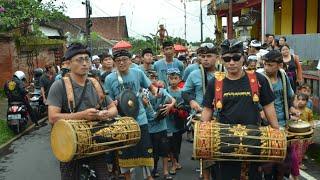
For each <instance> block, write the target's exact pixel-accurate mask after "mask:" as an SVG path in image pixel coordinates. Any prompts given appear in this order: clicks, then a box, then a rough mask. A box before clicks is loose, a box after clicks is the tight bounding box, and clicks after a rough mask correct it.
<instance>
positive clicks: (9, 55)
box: [0, 39, 16, 89]
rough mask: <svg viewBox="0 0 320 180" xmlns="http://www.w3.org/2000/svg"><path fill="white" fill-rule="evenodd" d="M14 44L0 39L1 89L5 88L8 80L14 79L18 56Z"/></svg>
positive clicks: (8, 40)
mask: <svg viewBox="0 0 320 180" xmlns="http://www.w3.org/2000/svg"><path fill="white" fill-rule="evenodd" d="M15 52H16V51H15V45H14V42H13V41H12V40H10V39H0V88H1V89H2V88H3V85H4V83H5V82H6V80H8V79H10V78H11V77H12V73H13V69H12V66H13V62H12V59H13V57H14V56H15V55H16V53H15Z"/></svg>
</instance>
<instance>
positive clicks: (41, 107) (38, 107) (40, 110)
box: [30, 89, 47, 118]
mask: <svg viewBox="0 0 320 180" xmlns="http://www.w3.org/2000/svg"><path fill="white" fill-rule="evenodd" d="M30 106H31V107H32V109H33V111H34V112H36V113H37V114H38V116H39V117H40V118H42V117H43V116H44V115H45V114H46V112H47V106H46V105H45V104H44V103H43V97H42V95H41V92H40V91H38V90H36V89H35V91H34V92H33V93H31V98H30Z"/></svg>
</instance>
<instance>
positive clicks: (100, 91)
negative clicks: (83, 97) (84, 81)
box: [88, 77, 106, 108]
mask: <svg viewBox="0 0 320 180" xmlns="http://www.w3.org/2000/svg"><path fill="white" fill-rule="evenodd" d="M88 79H89V80H90V81H91V82H92V84H93V86H94V88H95V90H96V91H97V94H98V96H99V106H100V107H101V106H102V103H103V101H104V100H105V97H106V96H105V94H104V91H103V89H102V86H101V84H100V83H99V82H98V81H97V80H96V79H95V78H92V77H89V78H88ZM100 107H99V108H100Z"/></svg>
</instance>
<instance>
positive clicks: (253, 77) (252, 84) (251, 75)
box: [246, 71, 260, 104]
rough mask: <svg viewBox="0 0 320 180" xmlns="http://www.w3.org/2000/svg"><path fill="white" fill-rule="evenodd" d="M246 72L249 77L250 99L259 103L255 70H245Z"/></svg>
mask: <svg viewBox="0 0 320 180" xmlns="http://www.w3.org/2000/svg"><path fill="white" fill-rule="evenodd" d="M246 74H247V76H248V79H249V83H250V88H251V95H252V101H253V102H254V103H255V104H257V103H259V86H260V85H259V82H258V80H257V75H256V73H255V71H246Z"/></svg>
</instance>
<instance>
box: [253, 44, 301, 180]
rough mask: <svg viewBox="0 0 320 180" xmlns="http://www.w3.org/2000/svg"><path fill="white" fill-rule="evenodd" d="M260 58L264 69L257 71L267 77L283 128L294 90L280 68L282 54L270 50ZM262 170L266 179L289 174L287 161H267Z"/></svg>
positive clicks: (287, 118)
mask: <svg viewBox="0 0 320 180" xmlns="http://www.w3.org/2000/svg"><path fill="white" fill-rule="evenodd" d="M262 60H263V61H264V69H259V70H257V72H261V74H263V75H264V76H265V77H266V78H267V80H268V82H269V84H270V87H271V88H272V91H273V93H274V96H275V100H274V106H275V109H276V114H277V119H278V122H279V126H280V127H282V128H285V126H286V124H287V122H288V120H290V116H289V114H290V111H295V109H294V108H293V107H292V103H293V98H294V92H293V90H292V88H291V85H290V81H289V78H288V77H287V75H286V72H285V71H284V70H283V69H281V68H282V66H283V59H282V55H281V53H280V52H279V51H277V50H271V51H270V52H268V53H267V54H265V55H264V56H263V57H262ZM289 152H290V151H289ZM287 153H288V152H287ZM286 160H288V159H286ZM263 171H264V177H265V179H266V180H268V179H283V176H284V175H286V176H288V175H290V166H289V162H287V161H285V162H284V163H274V164H272V163H268V164H266V165H264V166H263Z"/></svg>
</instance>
